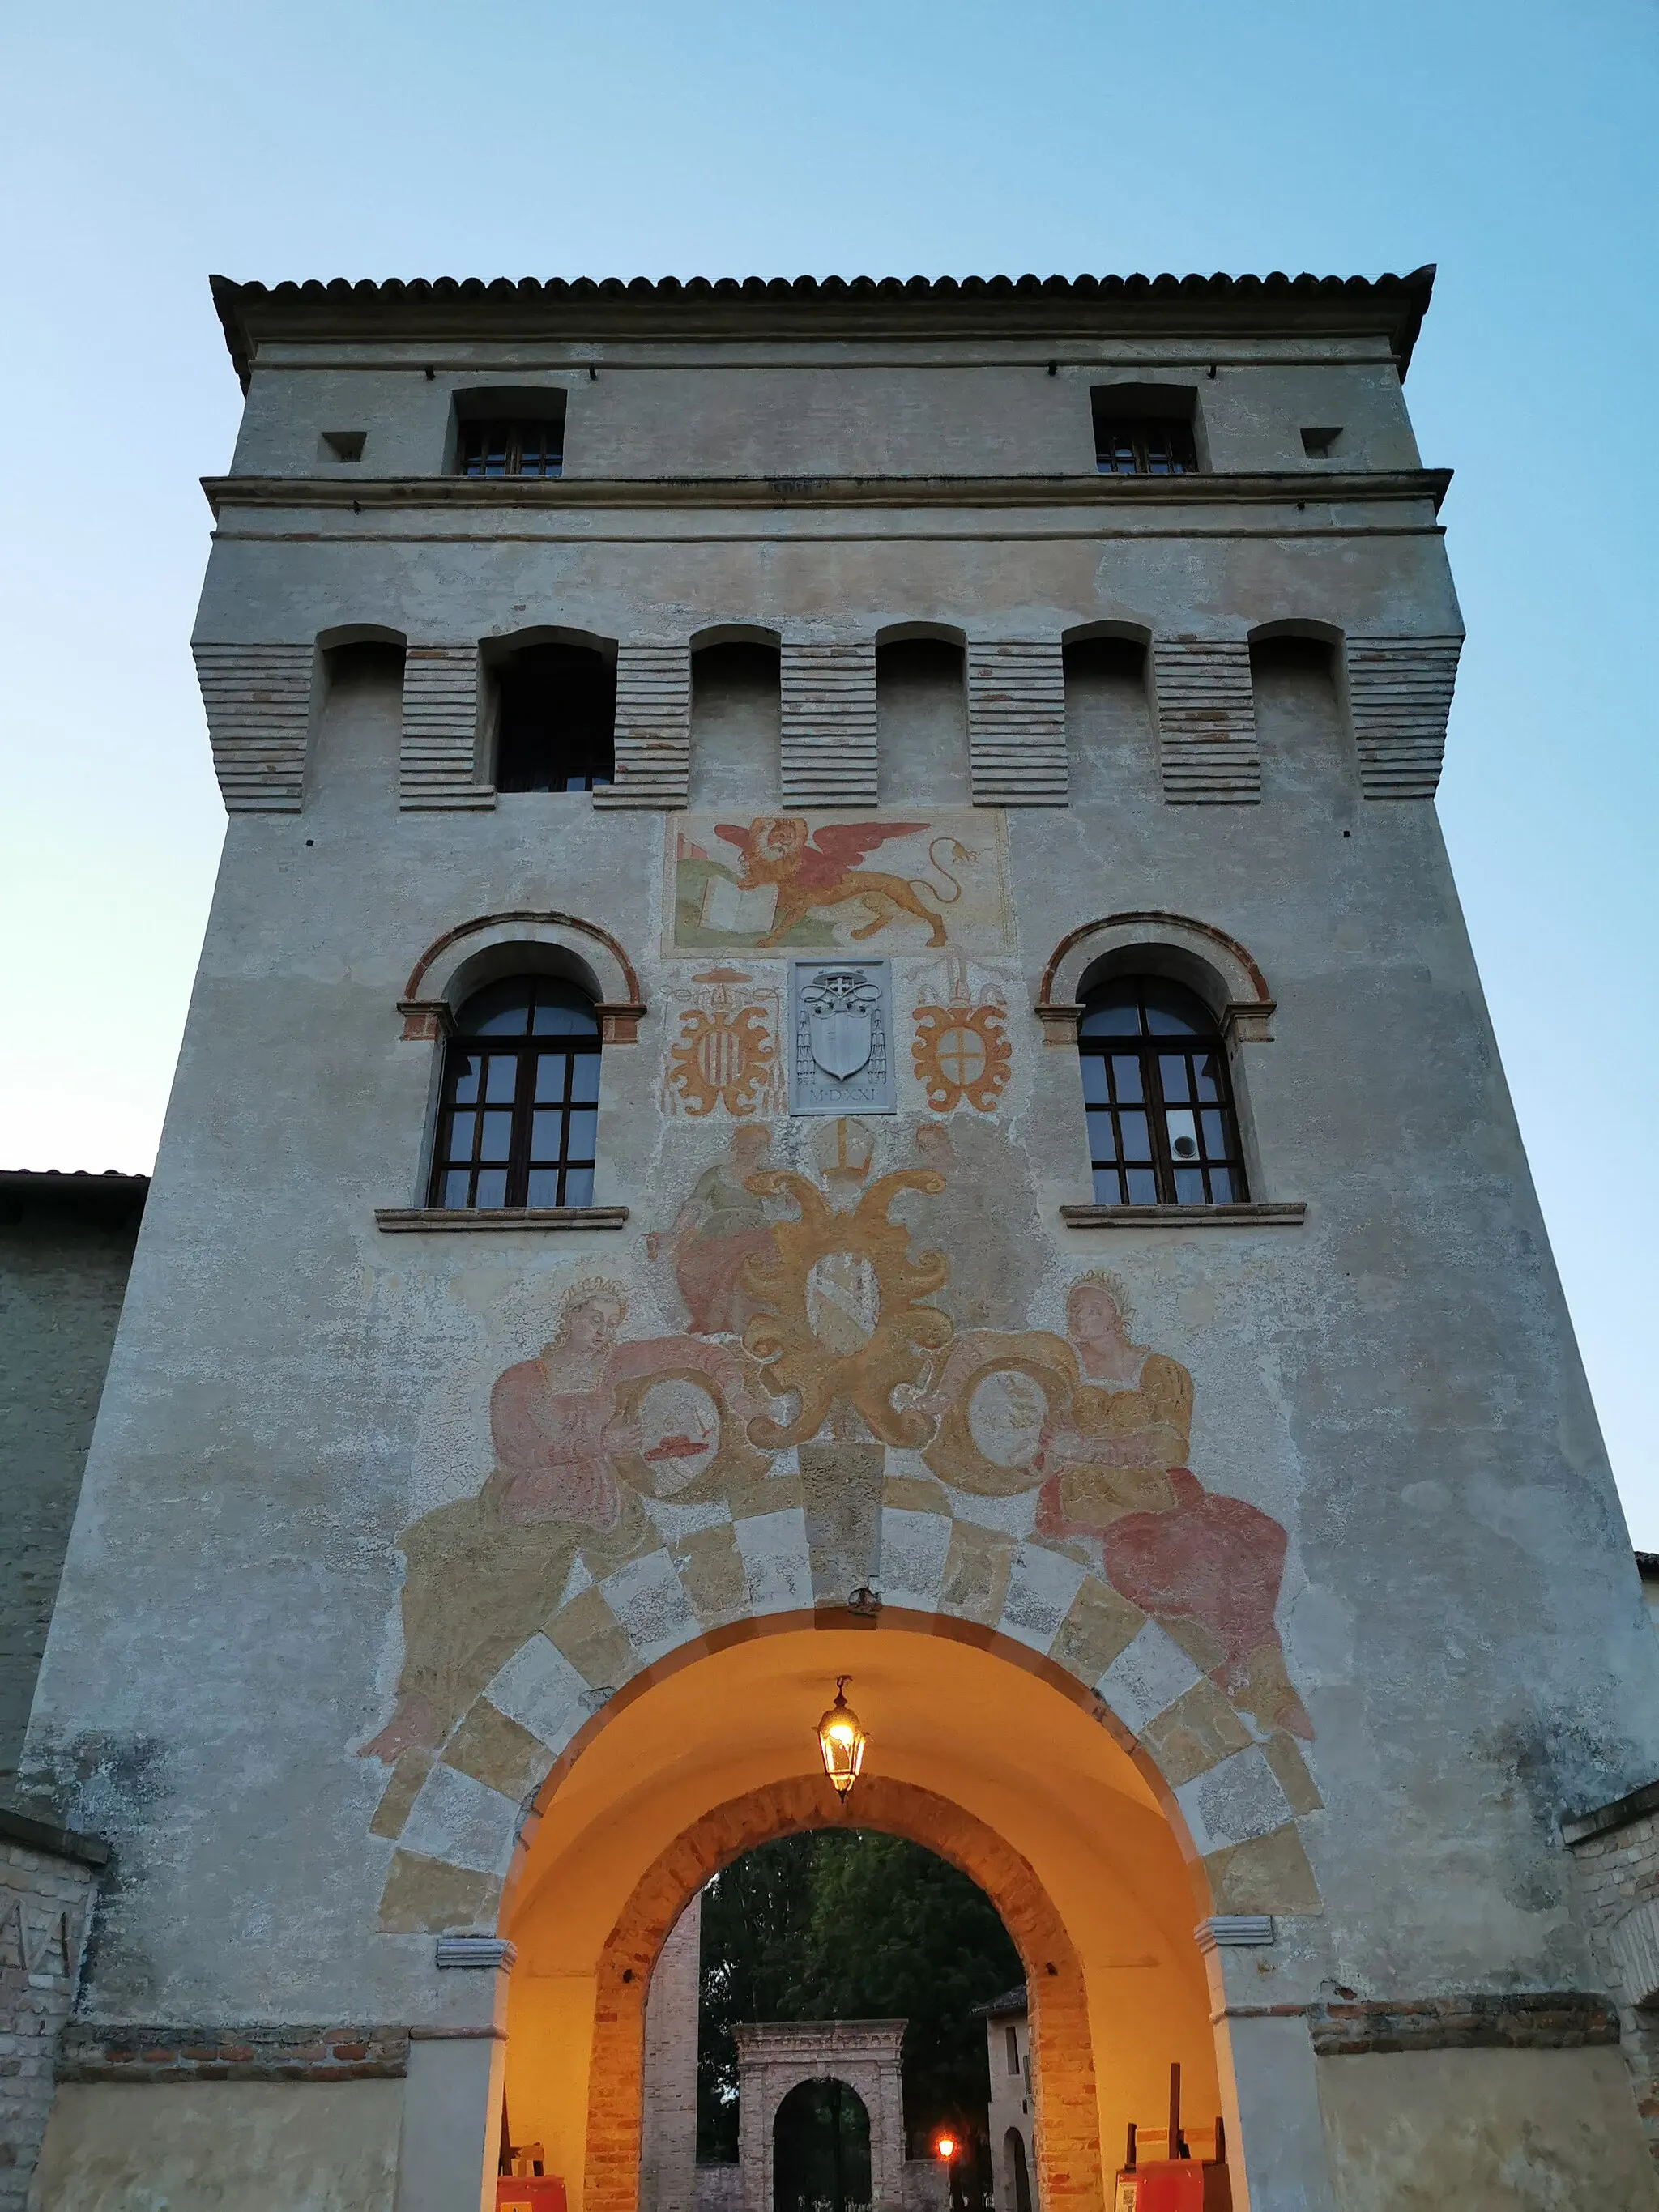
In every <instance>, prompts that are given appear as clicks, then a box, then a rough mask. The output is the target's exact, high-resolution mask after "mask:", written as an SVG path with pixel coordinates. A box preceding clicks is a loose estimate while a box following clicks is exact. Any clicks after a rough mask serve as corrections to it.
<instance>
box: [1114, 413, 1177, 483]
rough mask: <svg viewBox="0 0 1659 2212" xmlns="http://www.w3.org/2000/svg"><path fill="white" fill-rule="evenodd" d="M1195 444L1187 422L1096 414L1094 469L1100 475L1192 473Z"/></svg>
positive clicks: (1170, 475)
mask: <svg viewBox="0 0 1659 2212" xmlns="http://www.w3.org/2000/svg"><path fill="white" fill-rule="evenodd" d="M1198 472H1199V471H1198V444H1197V441H1196V440H1195V439H1194V436H1193V426H1192V424H1191V423H1190V422H1109V421H1108V420H1106V419H1105V418H1104V417H1103V416H1096V418H1095V473H1096V475H1097V476H1103V477H1192V476H1196V475H1197V474H1198Z"/></svg>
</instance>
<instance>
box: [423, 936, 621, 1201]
mask: <svg viewBox="0 0 1659 2212" xmlns="http://www.w3.org/2000/svg"><path fill="white" fill-rule="evenodd" d="M598 1122H599V1016H598V1014H597V1013H596V1012H594V1008H593V1001H592V1000H591V999H590V998H589V997H588V995H587V994H586V992H585V991H583V990H582V989H580V987H579V986H577V985H576V984H574V983H567V982H564V981H562V980H561V979H560V978H559V977H557V976H555V975H513V976H509V977H507V979H506V980H505V981H502V982H499V983H491V984H489V985H488V986H487V987H485V988H484V989H483V990H482V991H477V992H475V993H474V994H473V995H472V996H471V998H470V999H468V1000H466V1002H465V1005H464V1006H462V1007H461V1008H460V1010H459V1012H458V1013H457V1014H456V1017H455V1028H454V1034H453V1036H452V1037H451V1038H450V1041H449V1048H448V1051H447V1054H446V1056H445V1061H444V1087H443V1104H442V1108H441V1111H440V1114H439V1116H438V1142H437V1146H436V1149H435V1154H434V1158H433V1164H432V1199H431V1203H432V1204H433V1205H434V1206H591V1205H592V1202H593V1152H594V1138H595V1132H596V1128H597V1125H598Z"/></svg>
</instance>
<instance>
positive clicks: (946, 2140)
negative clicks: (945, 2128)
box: [933, 2135, 957, 2166]
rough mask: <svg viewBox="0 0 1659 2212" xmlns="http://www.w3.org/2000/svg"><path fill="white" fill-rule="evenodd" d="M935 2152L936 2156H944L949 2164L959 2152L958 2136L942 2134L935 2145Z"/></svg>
mask: <svg viewBox="0 0 1659 2212" xmlns="http://www.w3.org/2000/svg"><path fill="white" fill-rule="evenodd" d="M933 2153H934V2155H935V2156H936V2157H938V2158H942V2159H943V2160H945V2164H946V2165H947V2166H949V2164H950V2163H951V2160H952V2159H953V2158H954V2157H955V2156H956V2154H957V2139H956V2137H955V2136H952V2135H942V2136H939V2139H938V2140H937V2142H935V2143H934V2145H933Z"/></svg>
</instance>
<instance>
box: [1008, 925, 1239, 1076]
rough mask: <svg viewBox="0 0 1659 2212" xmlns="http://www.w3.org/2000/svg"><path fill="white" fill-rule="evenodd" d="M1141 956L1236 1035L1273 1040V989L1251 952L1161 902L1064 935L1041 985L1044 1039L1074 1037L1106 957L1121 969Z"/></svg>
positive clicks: (1040, 1014) (1056, 1041) (1039, 1011)
mask: <svg viewBox="0 0 1659 2212" xmlns="http://www.w3.org/2000/svg"><path fill="white" fill-rule="evenodd" d="M1143 957H1144V959H1145V961H1146V964H1149V965H1152V966H1155V967H1159V968H1167V969H1168V970H1169V972H1170V974H1171V975H1175V976H1176V979H1177V980H1178V981H1182V982H1185V983H1188V984H1190V985H1191V986H1193V987H1194V988H1195V989H1196V990H1197V991H1198V993H1199V995H1200V997H1201V998H1203V999H1205V1000H1208V1001H1209V1003H1210V1005H1211V1006H1212V1011H1213V1012H1214V1013H1215V1015H1216V1017H1217V1018H1218V1020H1219V1021H1220V1023H1221V1024H1222V1029H1223V1033H1224V1035H1225V1036H1228V1037H1229V1039H1230V1040H1231V1041H1232V1042H1237V1043H1240V1044H1249V1043H1263V1044H1265V1043H1271V1042H1272V1030H1271V1028H1270V1026H1269V1024H1270V1023H1271V1021H1272V1018H1273V1007H1274V1000H1273V994H1272V992H1271V991H1269V989H1268V988H1267V977H1266V976H1265V975H1263V974H1262V972H1261V969H1260V967H1259V966H1258V965H1257V964H1256V962H1255V959H1254V958H1253V957H1252V956H1251V954H1250V953H1249V951H1247V950H1246V949H1245V947H1244V946H1243V945H1241V944H1240V943H1239V942H1238V940H1237V938H1234V937H1229V936H1228V935H1227V933H1226V932H1225V930H1220V929H1217V928H1215V927H1212V924H1210V923H1209V922H1207V921H1194V919H1193V918H1192V917H1191V916H1190V915H1182V914H1166V913H1164V912H1162V911H1160V910H1158V909H1157V908H1139V909H1135V910H1132V911H1127V912H1125V913H1122V914H1109V915H1103V916H1102V917H1101V919H1100V920H1099V921H1085V922H1081V923H1079V926H1078V927H1077V928H1075V929H1073V930H1069V931H1067V933H1066V935H1065V936H1064V937H1062V938H1061V939H1060V943H1059V944H1058V945H1055V947H1054V951H1052V952H1051V953H1050V954H1049V956H1048V965H1047V966H1046V967H1045V968H1044V969H1043V971H1042V981H1041V983H1040V984H1039V985H1038V986H1037V995H1036V1008H1035V1012H1036V1016H1037V1018H1038V1020H1039V1021H1040V1022H1041V1023H1042V1026H1043V1030H1044V1032H1045V1036H1046V1041H1047V1042H1048V1043H1050V1044H1074V1043H1075V1042H1076V1041H1077V1024H1078V1018H1079V1015H1080V1014H1081V1012H1082V1011H1083V1010H1082V1007H1081V1006H1080V1005H1079V1000H1080V999H1081V996H1082V994H1083V991H1084V988H1085V981H1088V980H1089V979H1091V977H1092V976H1093V975H1096V974H1097V972H1098V971H1099V970H1100V969H1102V968H1103V966H1104V965H1106V964H1107V963H1110V964H1111V965H1112V966H1113V967H1114V968H1115V969H1118V970H1119V971H1120V972H1121V969H1123V967H1125V966H1126V965H1127V964H1131V963H1135V962H1137V961H1139V960H1140V959H1141V958H1143Z"/></svg>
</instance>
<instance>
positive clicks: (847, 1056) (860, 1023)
mask: <svg viewBox="0 0 1659 2212" xmlns="http://www.w3.org/2000/svg"><path fill="white" fill-rule="evenodd" d="M807 1034H808V1036H810V1037H811V1042H812V1057H813V1059H814V1060H816V1061H817V1064H818V1066H820V1067H821V1068H822V1069H823V1072H824V1073H825V1074H826V1075H833V1076H834V1077H835V1079H836V1081H837V1082H838V1083H844V1082H845V1081H846V1080H847V1079H848V1076H849V1075H856V1074H857V1073H858V1072H859V1070H860V1068H861V1067H863V1066H866V1065H867V1064H868V1061H869V1058H870V1053H871V1048H872V1042H873V1040H872V1036H871V1030H870V1017H869V1015H868V1014H861V1013H860V1012H857V1011H856V1009H854V1008H853V1007H850V1006H837V1007H836V1008H835V1009H834V1011H833V1012H827V1013H821V1014H820V1013H814V1014H813V1015H811V1017H810V1018H809V1021H808V1025H807Z"/></svg>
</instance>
